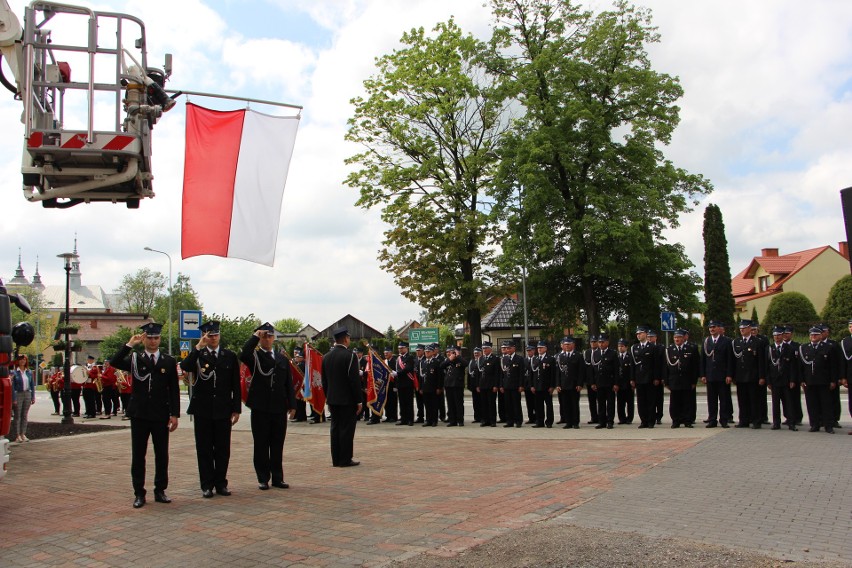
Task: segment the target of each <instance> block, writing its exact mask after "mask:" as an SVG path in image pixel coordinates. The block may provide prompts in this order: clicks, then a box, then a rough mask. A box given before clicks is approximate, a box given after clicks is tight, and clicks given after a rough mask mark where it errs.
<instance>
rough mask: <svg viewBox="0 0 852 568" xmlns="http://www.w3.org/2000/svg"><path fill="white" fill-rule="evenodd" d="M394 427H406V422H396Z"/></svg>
mask: <svg viewBox="0 0 852 568" xmlns="http://www.w3.org/2000/svg"><path fill="white" fill-rule="evenodd" d="M395 425H396V426H408V422H397V423H396V424H395Z"/></svg>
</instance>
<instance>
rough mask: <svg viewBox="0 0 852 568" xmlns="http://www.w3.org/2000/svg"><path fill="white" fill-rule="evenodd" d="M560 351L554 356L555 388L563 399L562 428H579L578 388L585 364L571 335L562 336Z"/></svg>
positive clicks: (580, 387) (581, 380)
mask: <svg viewBox="0 0 852 568" xmlns="http://www.w3.org/2000/svg"><path fill="white" fill-rule="evenodd" d="M561 346H562V351H561V352H560V353H559V355H557V356H556V365H557V366H558V367H559V386H558V387H557V390H558V392H559V394H560V395H563V396H564V399H565V425H564V426H563V427H562V428H564V429H566V430H567V429H569V428H573V429H579V428H580V390H581V389H582V388H583V377H584V375H585V370H586V369H585V366H584V365H585V364H584V363H583V356H582V355H581V354H580V353H578V352H577V350H576V349H575V347H576V345H575V344H574V338H573V337H564V338H563V339H562V342H561Z"/></svg>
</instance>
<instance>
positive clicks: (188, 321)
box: [180, 310, 201, 350]
mask: <svg viewBox="0 0 852 568" xmlns="http://www.w3.org/2000/svg"><path fill="white" fill-rule="evenodd" d="M180 338H181V339H201V310H181V311H180ZM181 350H183V349H181Z"/></svg>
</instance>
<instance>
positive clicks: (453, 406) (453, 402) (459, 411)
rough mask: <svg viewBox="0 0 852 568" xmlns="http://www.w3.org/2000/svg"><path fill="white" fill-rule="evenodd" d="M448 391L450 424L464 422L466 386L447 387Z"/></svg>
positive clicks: (448, 417)
mask: <svg viewBox="0 0 852 568" xmlns="http://www.w3.org/2000/svg"><path fill="white" fill-rule="evenodd" d="M444 391H445V392H446V393H447V420H449V422H450V424H464V387H445V388H444Z"/></svg>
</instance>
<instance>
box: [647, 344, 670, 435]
mask: <svg viewBox="0 0 852 568" xmlns="http://www.w3.org/2000/svg"><path fill="white" fill-rule="evenodd" d="M648 341H649V342H650V343H651V344H652V345H653V346H654V347H655V348H656V349H657V365H656V369H657V373H658V375H657V379H658V380H657V381H656V382H655V383H654V389H653V391H654V420H655V421H656V423H657V424H662V423H663V414H665V411H664V406H665V404H666V400H665V397H666V395H665V393H666V387H665V386H664V385H663V379H664V378H665V374H666V370H665V362H664V359H665V356H666V346H665V345H663V344H662V343H658V342H657V332H656V331H655V330H653V329H649V330H648Z"/></svg>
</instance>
